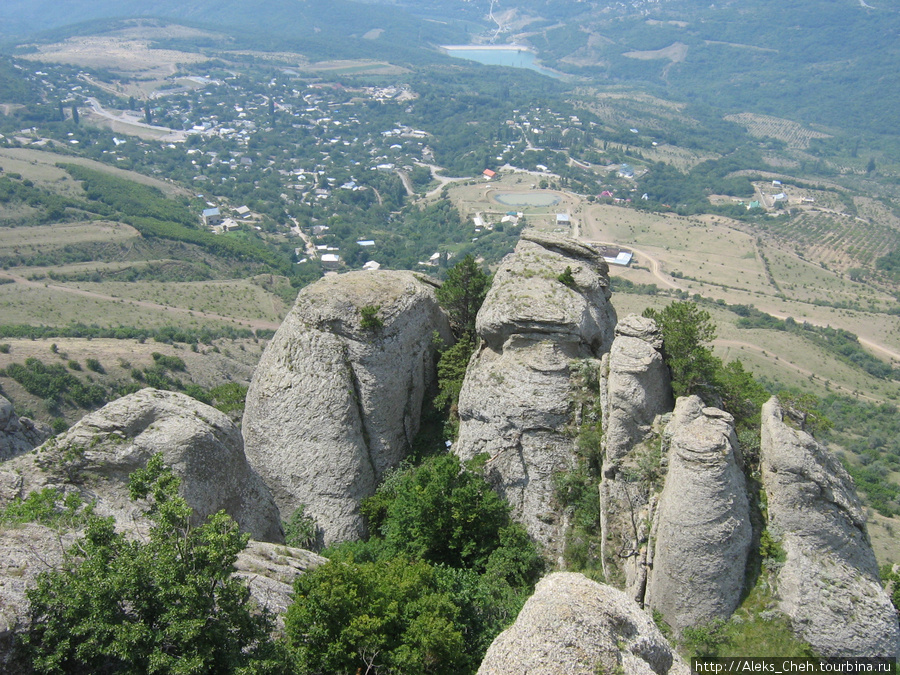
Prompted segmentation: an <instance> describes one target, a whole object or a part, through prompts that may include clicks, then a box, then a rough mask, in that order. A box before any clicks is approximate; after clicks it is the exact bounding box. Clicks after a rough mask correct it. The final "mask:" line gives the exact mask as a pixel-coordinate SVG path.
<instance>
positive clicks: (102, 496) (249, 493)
mask: <svg viewBox="0 0 900 675" xmlns="http://www.w3.org/2000/svg"><path fill="white" fill-rule="evenodd" d="M156 453H162V456H163V461H164V462H165V463H166V464H167V465H168V466H170V467H171V468H172V470H173V471H174V472H175V473H176V474H177V475H178V476H180V478H181V481H182V483H181V494H182V496H183V497H184V498H185V500H186V501H187V503H188V504H189V505H190V506H191V507H192V508H193V509H194V512H195V516H196V518H197V519H198V520H203V519H205V518H206V516H208V515H210V514H213V513H216V512H218V511H221V510H224V511H226V512H227V513H228V514H229V515H230V516H231V517H232V518H234V519H235V521H237V523H238V525H239V526H240V527H241V529H242V530H244V531H245V532H249V533H250V535H251V536H252V537H253V538H254V539H260V540H263V541H273V542H279V541H283V539H284V535H283V533H282V530H281V521H280V519H279V517H278V509H277V508H276V506H275V502H274V500H273V499H272V495H271V493H270V492H269V489H268V488H267V487H266V485H265V484H264V483H263V482H262V480H261V479H260V477H259V476H258V475H257V474H256V473H255V472H254V471H253V470H252V469H251V468H250V465H249V464H248V463H247V459H246V457H245V456H244V451H243V442H242V440H241V434H240V432H239V431H238V429H237V428H236V427H235V426H234V424H233V423H232V422H231V420H230V419H228V416H227V415H225V414H224V413H221V412H219V411H218V410H216V409H215V408H213V407H211V406H208V405H206V404H204V403H200V402H199V401H197V400H196V399H194V398H191V397H190V396H186V395H184V394H179V393H176V392H171V391H159V390H156V389H149V388H148V389H142V390H141V391H139V392H137V393H134V394H131V395H129V396H125V397H122V398H120V399H117V400H115V401H112V402H111V403H108V404H107V405H105V406H104V407H103V408H101V409H100V410H97V411H96V412H93V413H90V414H89V415H87V416H85V417H84V418H83V419H82V420H81V421H79V422H78V423H77V424H75V425H74V426H73V427H72V428H71V429H69V430H68V431H67V432H65V433H64V434H62V435H60V436H57V437H56V438H53V439H51V440H49V441H47V442H46V443H44V444H43V445H42V446H40V447H39V448H37V449H36V450H34V451H33V452H30V453H28V454H26V455H21V456H19V457H16V458H14V459H11V460H9V461H7V462H4V463H3V464H2V465H0V499H5V500H9V499H11V498H15V497H24V496H25V495H27V494H28V493H30V492H32V491H34V490H39V489H42V488H44V487H55V488H57V489H59V490H60V491H62V492H71V491H78V492H80V493H81V494H82V496H84V497H85V498H86V499H98V500H99V501H98V505H97V513H99V514H100V515H113V516H115V517H116V520H117V521H119V523H121V524H125V525H128V526H130V524H131V522H132V520H133V519H134V518H136V517H138V515H139V507H138V506H137V505H135V504H134V503H133V502H132V501H131V499H130V498H129V495H128V476H129V475H130V474H131V473H132V472H133V471H134V470H135V469H138V468H141V467H143V466H145V465H146V463H147V460H148V459H149V458H150V457H151V456H153V455H154V454H156Z"/></svg>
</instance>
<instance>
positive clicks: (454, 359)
mask: <svg viewBox="0 0 900 675" xmlns="http://www.w3.org/2000/svg"><path fill="white" fill-rule="evenodd" d="M474 350H475V340H474V337H473V336H470V335H464V336H463V337H461V338H460V339H459V340H457V342H456V344H455V345H453V346H452V347H448V348H447V349H445V350H443V351H442V352H441V356H440V358H439V359H438V364H437V372H438V395H437V396H436V397H435V399H434V405H435V408H437V409H439V410H448V411H449V413H450V420H449V423H450V424H452V425H455V424H456V423H457V422H458V419H459V415H458V411H457V405H458V404H459V393H460V391H462V385H463V380H464V379H465V377H466V368H467V367H468V365H469V359H471V358H472V352H473V351H474ZM452 431H453V432H452V433H451V435H452V436H455V435H456V433H455V432H456V429H455V428H454V429H453V430H452Z"/></svg>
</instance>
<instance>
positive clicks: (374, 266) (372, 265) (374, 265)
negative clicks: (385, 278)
mask: <svg viewBox="0 0 900 675" xmlns="http://www.w3.org/2000/svg"><path fill="white" fill-rule="evenodd" d="M362 268H363V269H364V270H367V271H370V272H374V271H375V270H378V269H381V263H377V262H375V261H374V260H370V261H369V262H367V263H366V264H365V265H363V266H362Z"/></svg>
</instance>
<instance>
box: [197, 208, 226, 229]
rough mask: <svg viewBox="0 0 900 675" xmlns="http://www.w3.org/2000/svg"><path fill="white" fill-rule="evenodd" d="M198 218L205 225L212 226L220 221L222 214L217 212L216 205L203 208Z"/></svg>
mask: <svg viewBox="0 0 900 675" xmlns="http://www.w3.org/2000/svg"><path fill="white" fill-rule="evenodd" d="M200 219H201V220H202V221H203V224H204V225H205V226H206V227H212V226H213V225H218V224H219V223H221V222H222V214H221V213H220V212H219V209H218V207H213V208H211V209H203V213H202V214H201V216H200Z"/></svg>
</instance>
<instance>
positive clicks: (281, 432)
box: [243, 272, 452, 543]
mask: <svg viewBox="0 0 900 675" xmlns="http://www.w3.org/2000/svg"><path fill="white" fill-rule="evenodd" d="M366 307H378V308H379V309H378V313H377V315H378V318H379V319H380V320H381V322H382V323H383V325H382V326H381V327H374V326H373V327H371V328H366V327H364V326H363V325H361V321H362V316H361V312H360V310H361V309H363V308H366ZM435 332H438V333H439V334H440V335H441V337H442V339H444V340H445V341H447V342H449V341H450V340H451V339H452V338H451V336H450V328H449V324H448V322H447V318H446V316H445V315H444V313H443V311H442V310H441V309H440V307H439V306H438V304H437V300H436V299H435V295H434V287H433V285H431V284H430V282H428V281H427V280H422V278H420V277H419V276H417V275H415V274H412V273H411V272H351V273H348V274H341V275H336V276H332V277H326V278H324V279H322V280H320V281H318V282H316V283H315V284H312V285H311V286H307V287H306V288H304V289H303V290H302V291H301V292H300V294H299V296H298V297H297V302H296V304H295V305H294V308H293V309H292V310H291V311H290V313H289V314H288V315H287V317H286V318H285V320H284V323H282V325H281V328H279V329H278V332H277V333H276V334H275V337H274V338H273V339H272V341H271V342H270V343H269V345H268V346H267V347H266V350H265V352H264V353H263V356H262V358H261V360H260V362H259V365H258V366H257V369H256V372H255V373H254V376H253V381H252V382H251V385H250V390H249V391H248V392H247V401H246V407H245V411H244V421H243V433H244V443H245V447H246V451H247V457H248V458H249V460H250V462H251V464H252V465H253V466H254V468H255V469H256V470H257V471H259V473H260V475H261V476H262V477H263V479H264V480H265V481H266V483H267V484H268V485H269V487H271V488H272V492H273V494H274V496H275V501H276V502H277V503H278V506H279V508H280V509H281V513H282V514H283V515H284V517H285V518H287V517H290V515H291V514H292V513H293V512H294V511H295V510H296V509H297V508H298V507H299V506H300V505H305V507H306V511H305V512H306V513H307V514H309V515H311V516H313V517H314V518H315V519H316V521H317V523H318V525H319V527H320V528H321V529H322V533H323V538H324V541H325V543H331V542H335V541H342V540H347V539H358V538H360V537H361V536H363V534H364V533H365V532H364V523H363V520H362V518H361V516H360V514H359V504H360V501H361V500H362V499H363V498H365V497H368V496H371V495H372V494H374V492H375V487H376V485H377V483H378V481H379V480H380V479H381V477H382V476H383V475H384V472H385V471H387V470H388V469H390V468H392V467H394V466H396V465H397V464H398V463H399V462H400V460H402V459H403V458H404V457H405V456H406V454H407V452H408V451H409V448H410V444H411V442H412V440H413V437H414V436H415V435H416V432H417V431H418V425H419V416H420V413H421V407H422V399H423V396H424V394H425V390H426V388H427V387H428V386H429V384H430V382H431V380H432V377H433V371H434V362H433V352H434V349H433V347H432V335H433V334H434V333H435Z"/></svg>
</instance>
